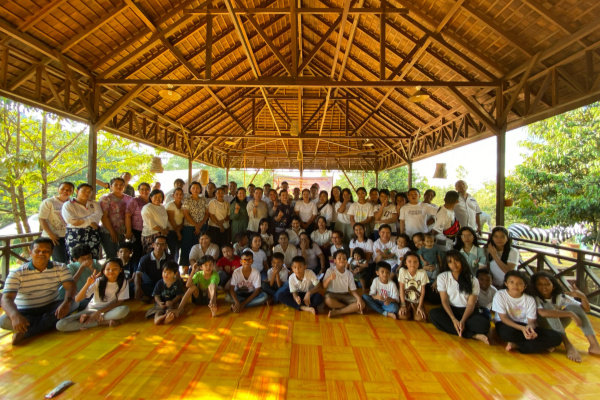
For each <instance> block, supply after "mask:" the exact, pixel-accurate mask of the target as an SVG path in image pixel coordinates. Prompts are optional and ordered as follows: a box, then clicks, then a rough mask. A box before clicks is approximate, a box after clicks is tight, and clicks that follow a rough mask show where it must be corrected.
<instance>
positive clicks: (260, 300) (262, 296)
mask: <svg viewBox="0 0 600 400" xmlns="http://www.w3.org/2000/svg"><path fill="white" fill-rule="evenodd" d="M235 295H236V296H237V298H238V300H239V302H240V303H241V302H242V301H244V300H246V299H247V298H248V297H250V296H251V295H252V292H236V293H235ZM268 298H269V295H268V294H266V293H265V292H260V293H259V294H258V296H256V297H255V298H253V299H252V301H250V302H249V303H248V304H246V308H248V307H256V306H260V305H263V304H264V303H265V302H266V301H267V299H268ZM225 301H226V302H228V303H234V301H233V297H231V295H230V294H229V293H227V295H225Z"/></svg>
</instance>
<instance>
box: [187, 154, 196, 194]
mask: <svg viewBox="0 0 600 400" xmlns="http://www.w3.org/2000/svg"><path fill="white" fill-rule="evenodd" d="M193 163H194V160H193V159H192V157H190V158H189V159H188V182H187V183H188V184H187V186H188V190H189V188H190V185H191V184H192V164H193Z"/></svg>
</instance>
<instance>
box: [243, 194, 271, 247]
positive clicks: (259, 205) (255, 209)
mask: <svg viewBox="0 0 600 400" xmlns="http://www.w3.org/2000/svg"><path fill="white" fill-rule="evenodd" d="M262 198H263V190H262V189H261V188H256V189H255V190H254V198H253V199H252V200H250V202H249V203H248V205H247V206H246V210H248V217H249V221H248V231H249V232H248V236H252V235H253V234H255V233H260V228H259V227H258V223H259V222H260V220H261V219H263V218H266V217H268V215H269V209H268V207H267V203H265V202H264V201H263V200H262Z"/></svg>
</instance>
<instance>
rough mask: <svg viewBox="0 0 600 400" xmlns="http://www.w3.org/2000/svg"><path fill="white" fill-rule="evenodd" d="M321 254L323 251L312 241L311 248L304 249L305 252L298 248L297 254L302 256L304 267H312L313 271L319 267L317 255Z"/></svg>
mask: <svg viewBox="0 0 600 400" xmlns="http://www.w3.org/2000/svg"><path fill="white" fill-rule="evenodd" d="M321 254H323V252H322V251H321V248H320V247H319V245H318V244H316V243H313V245H312V249H306V251H305V252H302V249H300V248H298V255H299V256H303V257H304V259H305V260H306V268H309V269H312V270H313V271H314V270H319V269H320V268H321V263H320V262H319V255H321ZM290 267H291V265H290Z"/></svg>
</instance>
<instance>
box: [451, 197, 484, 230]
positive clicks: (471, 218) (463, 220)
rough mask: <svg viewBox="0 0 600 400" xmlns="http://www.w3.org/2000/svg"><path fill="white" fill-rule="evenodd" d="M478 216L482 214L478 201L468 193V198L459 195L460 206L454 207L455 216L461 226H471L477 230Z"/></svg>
mask: <svg viewBox="0 0 600 400" xmlns="http://www.w3.org/2000/svg"><path fill="white" fill-rule="evenodd" d="M477 214H481V208H479V204H478V203H477V200H475V198H474V197H473V196H471V195H470V194H468V193H467V197H466V198H465V197H464V196H463V195H461V194H460V193H459V195H458V204H456V207H454V215H456V219H457V220H458V222H460V226H461V227H462V226H469V227H471V228H473V229H475V230H477Z"/></svg>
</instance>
